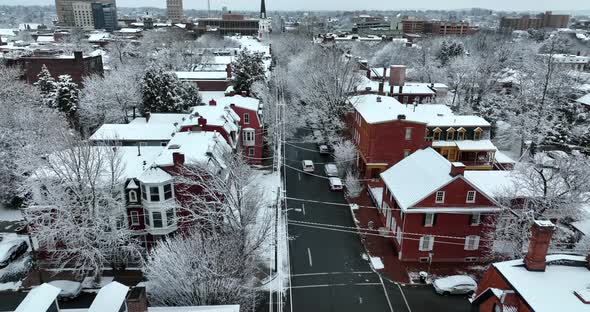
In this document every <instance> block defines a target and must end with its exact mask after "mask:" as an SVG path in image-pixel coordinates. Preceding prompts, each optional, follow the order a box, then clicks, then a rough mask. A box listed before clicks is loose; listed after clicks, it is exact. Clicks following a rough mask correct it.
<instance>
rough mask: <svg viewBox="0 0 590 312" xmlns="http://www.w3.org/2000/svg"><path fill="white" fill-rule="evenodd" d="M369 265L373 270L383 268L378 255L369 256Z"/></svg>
mask: <svg viewBox="0 0 590 312" xmlns="http://www.w3.org/2000/svg"><path fill="white" fill-rule="evenodd" d="M371 266H372V267H373V269H375V270H382V269H384V268H385V266H384V265H383V261H381V258H379V257H371Z"/></svg>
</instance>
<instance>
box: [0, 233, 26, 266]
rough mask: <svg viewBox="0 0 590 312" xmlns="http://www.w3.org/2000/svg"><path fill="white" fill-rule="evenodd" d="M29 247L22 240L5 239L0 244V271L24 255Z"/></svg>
mask: <svg viewBox="0 0 590 312" xmlns="http://www.w3.org/2000/svg"><path fill="white" fill-rule="evenodd" d="M27 249H29V245H27V241H26V240H24V239H22V238H14V239H6V240H4V241H2V242H1V243H0V269H1V268H5V267H7V266H8V265H9V264H10V262H12V261H14V260H15V259H17V258H18V257H20V256H21V255H22V254H24V253H25V252H26V251H27Z"/></svg>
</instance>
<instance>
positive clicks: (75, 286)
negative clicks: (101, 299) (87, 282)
mask: <svg viewBox="0 0 590 312" xmlns="http://www.w3.org/2000/svg"><path fill="white" fill-rule="evenodd" d="M48 284H50V285H51V286H55V287H57V288H59V289H61V291H60V292H59V294H58V295H57V298H59V299H61V300H69V299H74V298H76V297H78V296H79V295H80V293H81V292H82V283H80V282H74V281H67V280H56V281H51V282H49V283H48Z"/></svg>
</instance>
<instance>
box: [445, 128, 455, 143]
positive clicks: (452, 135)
mask: <svg viewBox="0 0 590 312" xmlns="http://www.w3.org/2000/svg"><path fill="white" fill-rule="evenodd" d="M454 139H455V129H454V128H449V129H448V130H447V141H452V140H454Z"/></svg>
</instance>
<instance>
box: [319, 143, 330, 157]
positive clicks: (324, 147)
mask: <svg viewBox="0 0 590 312" xmlns="http://www.w3.org/2000/svg"><path fill="white" fill-rule="evenodd" d="M318 149H319V150H320V154H322V155H327V154H330V148H329V147H328V145H326V144H320V146H318Z"/></svg>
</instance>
